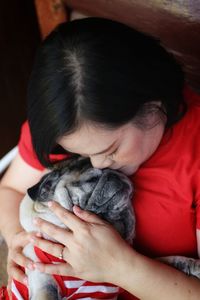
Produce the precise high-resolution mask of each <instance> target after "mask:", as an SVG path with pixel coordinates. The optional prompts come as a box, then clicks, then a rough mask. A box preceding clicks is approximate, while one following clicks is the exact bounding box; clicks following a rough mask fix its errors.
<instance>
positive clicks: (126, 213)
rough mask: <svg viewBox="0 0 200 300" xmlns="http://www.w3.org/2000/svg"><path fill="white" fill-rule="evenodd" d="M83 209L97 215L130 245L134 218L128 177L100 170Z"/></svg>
mask: <svg viewBox="0 0 200 300" xmlns="http://www.w3.org/2000/svg"><path fill="white" fill-rule="evenodd" d="M102 171H103V172H102V176H101V177H100V178H99V181H98V183H97V184H96V187H95V189H94V190H93V193H92V194H91V196H90V198H89V200H88V201H87V205H86V207H85V209H87V210H89V211H92V212H94V213H96V214H98V215H99V216H100V217H102V218H103V219H105V220H106V221H108V222H109V223H110V224H112V225H113V226H114V227H115V229H116V230H117V231H118V232H119V233H120V234H121V236H122V237H123V238H124V239H126V240H127V241H128V242H129V243H132V241H133V237H134V228H135V217H134V212H133V208H132V204H131V200H132V194H133V186H132V184H131V182H130V180H129V179H128V177H127V176H126V175H124V174H122V173H120V172H117V171H113V170H110V169H104V170H102Z"/></svg>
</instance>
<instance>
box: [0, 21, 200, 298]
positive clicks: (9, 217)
mask: <svg viewBox="0 0 200 300" xmlns="http://www.w3.org/2000/svg"><path fill="white" fill-rule="evenodd" d="M183 85H184V77H183V73H182V71H181V68H180V66H179V65H178V64H177V63H176V62H175V61H174V59H173V57H172V56H171V55H169V54H168V53H167V52H166V51H165V50H164V49H163V48H162V47H161V46H160V45H159V43H158V41H155V40H154V39H152V38H150V37H148V36H146V35H144V34H142V33H139V32H137V31H135V30H132V29H130V28H128V27H127V26H125V25H122V24H119V23H117V22H113V21H111V20H106V19H100V18H86V19H82V20H76V21H72V22H70V23H67V24H64V25H60V26H59V27H58V28H57V30H55V31H54V32H53V33H52V34H51V35H50V36H49V37H48V38H47V39H46V40H45V41H44V43H43V45H42V46H41V48H40V49H39V51H38V55H37V58H36V63H35V66H34V70H33V73H32V76H31V80H30V85H29V92H28V123H27V122H26V123H25V124H24V125H23V128H22V133H21V139H20V142H19V154H18V156H17V157H16V158H15V160H14V161H13V163H12V165H11V166H10V168H9V170H8V171H7V173H6V174H5V176H4V178H3V179H2V182H1V190H0V193H1V194H0V196H1V197H0V199H1V200H0V210H1V212H2V214H1V218H0V228H1V231H2V233H3V235H4V237H5V239H6V241H7V244H8V248H9V256H8V274H9V279H10V278H11V277H14V278H15V279H17V280H19V281H22V282H26V276H25V274H24V273H23V272H22V270H21V269H20V267H19V266H22V267H24V266H28V267H29V268H30V269H34V268H39V269H40V270H42V271H44V272H47V273H54V274H63V275H66V274H67V275H71V276H75V277H79V278H82V279H85V280H90V281H94V282H102V281H106V282H110V283H113V284H116V285H118V286H120V287H122V288H123V289H124V290H126V291H128V292H129V293H130V294H128V293H124V294H122V298H123V299H136V298H135V297H137V298H139V299H148V300H151V299H153V300H156V299H159V300H160V299H167V300H169V299H176V300H178V299H181V300H184V299H198V298H199V295H200V282H199V280H197V279H196V278H190V277H187V276H186V275H185V274H183V273H181V272H179V271H177V270H176V269H174V268H172V267H169V266H167V265H164V264H162V263H160V262H158V261H157V260H155V258H156V257H159V256H166V255H185V256H189V257H195V258H197V257H198V256H199V255H200V211H199V207H200V193H199V179H200V178H199V176H200V174H199V166H200V161H199V148H200V142H199V140H200V139H199V129H200V121H199V117H198V115H199V112H200V106H199V104H198V102H197V101H196V99H197V98H198V96H196V95H194V94H192V92H189V99H186V100H187V102H188V108H187V104H186V103H185V101H184V99H183V95H182V92H183ZM187 93H188V92H187ZM186 98H188V97H186ZM186 108H187V109H186ZM30 132H31V133H30ZM191 133H192V134H191ZM61 150H62V152H64V153H60V151H61ZM58 153H59V154H58ZM67 153H76V154H79V155H82V156H87V157H89V158H90V160H91V163H92V165H93V166H94V167H97V168H106V167H108V168H112V169H118V170H121V171H122V172H124V173H125V174H127V175H128V176H130V178H131V179H132V181H133V185H134V187H135V194H134V197H133V207H134V210H135V213H136V238H135V241H134V245H133V247H130V246H128V245H127V244H126V243H125V242H124V241H123V240H122V239H121V238H120V236H119V235H118V234H117V233H116V231H115V230H114V229H113V228H112V227H111V226H109V225H108V224H106V223H105V222H104V221H103V220H101V219H100V218H98V217H97V216H95V215H93V214H91V213H88V212H86V211H82V210H81V209H80V208H78V207H74V215H73V214H71V213H70V212H68V211H66V210H64V209H63V208H61V207H59V206H58V205H56V204H55V203H54V204H52V203H50V207H51V208H52V210H53V211H54V213H55V214H57V215H58V217H59V218H60V219H61V220H62V221H63V222H64V223H65V224H66V225H67V226H68V227H69V228H70V229H71V231H70V232H68V231H63V230H62V229H59V228H56V227H54V226H52V225H50V224H48V223H47V222H44V221H41V220H36V224H37V226H38V231H40V230H41V231H43V232H46V233H47V234H49V235H51V236H54V238H56V239H57V240H58V241H59V242H60V243H61V244H63V246H61V245H60V244H51V242H47V241H44V240H42V239H40V237H39V236H37V235H36V234H34V233H32V234H27V233H25V232H24V231H23V230H22V228H21V227H20V225H19V220H18V207H19V203H20V200H21V198H22V195H23V194H24V193H25V192H26V189H27V188H28V187H29V186H31V185H33V184H34V183H35V182H37V181H38V180H39V178H41V176H42V174H43V172H44V168H45V167H46V168H49V167H50V166H51V165H52V164H53V162H54V161H55V160H58V159H59V160H60V159H63V158H66V157H67V155H68V154H67ZM5 198H6V199H7V198H8V199H9V201H5ZM85 240H87V243H85V242H83V241H85ZM30 241H31V242H33V243H34V244H35V245H37V246H39V247H40V248H41V249H43V250H44V251H46V252H50V253H51V254H53V255H55V256H57V257H63V259H64V260H65V261H66V263H64V264H61V265H54V266H49V265H43V264H34V263H33V262H31V261H30V260H29V259H27V258H25V257H24V256H23V254H22V248H23V246H24V245H26V244H27V243H28V242H30Z"/></svg>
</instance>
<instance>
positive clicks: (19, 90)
mask: <svg viewBox="0 0 200 300" xmlns="http://www.w3.org/2000/svg"><path fill="white" fill-rule="evenodd" d="M39 43H40V33H39V28H38V23H37V18H36V12H35V7H34V2H33V0H12V1H0V104H1V105H0V139H1V140H0V159H1V158H2V156H3V155H4V154H5V153H7V152H8V151H9V150H10V149H12V148H13V147H14V146H15V145H16V144H17V141H18V138H19V133H20V127H21V124H22V122H23V121H24V120H25V119H26V92H27V85H28V79H29V76H30V72H31V69H32V65H33V60H34V56H35V52H36V49H37V47H38V45H39Z"/></svg>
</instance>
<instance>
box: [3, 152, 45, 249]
mask: <svg viewBox="0 0 200 300" xmlns="http://www.w3.org/2000/svg"><path fill="white" fill-rule="evenodd" d="M41 176H42V172H41V171H38V170H36V169H34V168H32V167H31V166H29V165H28V164H27V163H25V162H24V160H23V159H22V158H21V156H20V155H19V154H17V156H16V158H15V159H14V160H13V162H12V163H11V165H10V167H9V168H8V170H7V172H6V173H5V175H4V176H3V178H2V180H1V182H0V231H1V233H2V235H3V236H4V238H5V240H6V242H7V244H8V245H9V244H10V242H11V240H12V236H13V234H15V233H16V232H18V231H20V230H22V228H21V226H20V224H19V205H20V202H21V200H22V198H23V196H24V194H25V193H26V190H27V188H28V187H30V186H31V185H33V184H35V183H36V182H37V181H38V180H39V179H40V178H41Z"/></svg>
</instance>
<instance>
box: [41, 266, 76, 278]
mask: <svg viewBox="0 0 200 300" xmlns="http://www.w3.org/2000/svg"><path fill="white" fill-rule="evenodd" d="M35 268H36V269H38V270H39V271H40V272H43V273H48V274H57V275H63V276H64V275H67V276H74V272H73V269H72V267H71V266H70V264H68V263H60V264H58V265H56V264H43V263H35Z"/></svg>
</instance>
